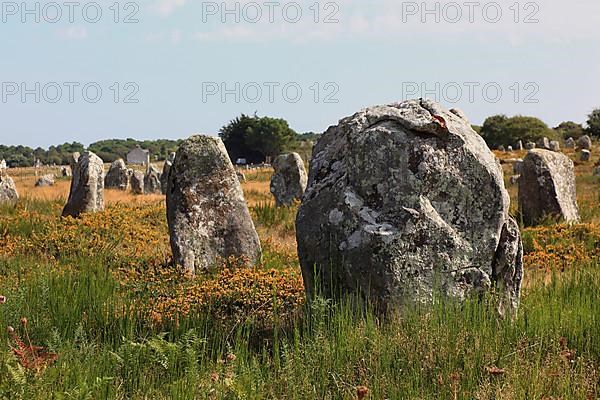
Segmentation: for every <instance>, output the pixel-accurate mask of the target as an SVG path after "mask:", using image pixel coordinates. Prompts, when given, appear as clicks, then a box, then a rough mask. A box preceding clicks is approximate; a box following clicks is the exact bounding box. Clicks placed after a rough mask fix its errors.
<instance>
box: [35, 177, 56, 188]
mask: <svg viewBox="0 0 600 400" xmlns="http://www.w3.org/2000/svg"><path fill="white" fill-rule="evenodd" d="M48 186H54V175H52V174H48V175H44V176H42V177H40V178H39V179H38V180H37V181H36V182H35V187H48Z"/></svg>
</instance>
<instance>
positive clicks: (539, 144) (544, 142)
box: [535, 137, 550, 150]
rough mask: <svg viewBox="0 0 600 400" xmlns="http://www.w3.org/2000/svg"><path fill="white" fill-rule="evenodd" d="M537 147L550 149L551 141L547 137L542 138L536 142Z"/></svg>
mask: <svg viewBox="0 0 600 400" xmlns="http://www.w3.org/2000/svg"><path fill="white" fill-rule="evenodd" d="M535 147H536V149H545V150H550V141H549V140H548V138H547V137H543V138H540V139H538V140H537V141H536V142H535Z"/></svg>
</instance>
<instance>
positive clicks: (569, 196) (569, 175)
mask: <svg viewBox="0 0 600 400" xmlns="http://www.w3.org/2000/svg"><path fill="white" fill-rule="evenodd" d="M519 209H520V210H521V215H522V218H523V223H525V225H528V226H531V225H537V224H539V223H541V222H543V221H544V220H545V219H547V218H558V219H562V220H564V221H567V222H576V221H578V220H579V210H578V207H577V197H576V192H575V172H574V165H573V161H571V160H570V159H569V157H567V156H565V155H564V154H562V153H556V152H553V151H548V150H542V149H535V150H531V151H530V152H529V153H528V154H527V157H525V159H524V160H523V169H522V171H521V178H520V179H519Z"/></svg>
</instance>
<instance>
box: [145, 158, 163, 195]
mask: <svg viewBox="0 0 600 400" xmlns="http://www.w3.org/2000/svg"><path fill="white" fill-rule="evenodd" d="M144 194H162V186H161V183H160V171H159V170H158V169H156V167H155V166H153V165H150V166H149V167H148V170H147V171H146V175H145V176H144Z"/></svg>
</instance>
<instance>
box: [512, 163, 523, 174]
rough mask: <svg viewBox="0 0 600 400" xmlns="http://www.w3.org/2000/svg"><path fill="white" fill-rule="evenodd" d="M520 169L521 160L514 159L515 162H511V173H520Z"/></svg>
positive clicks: (521, 167) (521, 168)
mask: <svg viewBox="0 0 600 400" xmlns="http://www.w3.org/2000/svg"><path fill="white" fill-rule="evenodd" d="M522 171H523V160H517V161H515V163H514V164H513V173H514V174H515V175H521V172H522Z"/></svg>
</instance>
